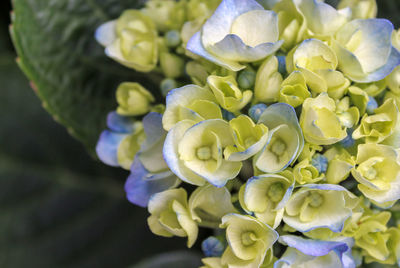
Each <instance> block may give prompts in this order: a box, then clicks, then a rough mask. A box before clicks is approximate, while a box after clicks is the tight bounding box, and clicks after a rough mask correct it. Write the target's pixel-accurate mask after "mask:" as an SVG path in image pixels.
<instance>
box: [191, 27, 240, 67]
mask: <svg viewBox="0 0 400 268" xmlns="http://www.w3.org/2000/svg"><path fill="white" fill-rule="evenodd" d="M186 49H187V50H189V51H190V52H192V53H194V54H196V55H199V56H201V57H203V58H205V59H206V60H209V61H211V62H213V63H215V64H217V65H219V66H222V67H224V68H227V69H230V70H232V71H235V72H238V71H240V70H242V69H244V68H246V66H245V65H242V64H239V63H237V62H234V61H229V60H224V59H221V58H219V57H217V56H214V55H212V54H211V53H209V52H207V50H205V48H204V47H203V44H202V43H201V34H200V32H197V33H196V34H195V35H193V36H192V38H191V39H190V40H189V42H188V43H187V46H186Z"/></svg>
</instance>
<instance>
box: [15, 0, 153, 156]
mask: <svg viewBox="0 0 400 268" xmlns="http://www.w3.org/2000/svg"><path fill="white" fill-rule="evenodd" d="M141 2H142V1H139V0H125V1H119V0H86V1H75V0H74V1H71V0H14V1H13V6H14V11H13V15H12V24H13V25H12V28H11V35H12V39H13V42H14V45H15V48H16V50H17V54H18V56H19V61H18V63H19V65H20V67H21V68H22V70H23V71H24V72H25V74H26V75H27V76H28V78H29V79H30V80H31V81H32V84H33V87H34V88H35V89H36V90H37V93H38V96H39V97H40V98H41V100H42V102H43V106H44V107H45V109H46V110H47V111H48V112H50V113H51V114H52V115H53V117H54V119H55V120H56V121H57V122H59V123H61V124H62V125H64V126H65V127H67V129H68V131H69V132H70V133H71V134H72V135H73V136H75V137H77V138H78V139H79V140H80V141H82V142H83V143H84V144H85V145H86V146H87V147H88V148H89V149H90V150H93V149H94V146H95V144H96V141H97V139H98V136H99V133H100V131H101V130H102V129H103V128H104V127H105V116H106V114H107V113H108V112H109V111H110V110H112V109H113V108H115V98H114V94H115V89H116V87H117V85H118V84H119V83H120V82H122V81H140V82H142V83H143V84H144V85H145V86H146V87H148V88H149V89H150V90H156V89H157V87H155V86H154V85H155V84H154V81H157V79H158V77H154V75H152V74H141V73H137V72H134V71H132V70H130V69H126V68H124V67H122V66H120V65H119V64H117V63H115V62H113V61H112V60H110V59H107V58H106V56H105V55H104V51H103V48H102V47H101V46H100V45H98V44H97V43H96V41H95V39H94V31H95V29H96V28H97V27H98V26H99V25H100V24H102V23H104V22H106V21H108V20H110V19H114V18H116V17H118V16H119V15H120V13H121V12H122V11H123V10H124V9H128V8H135V7H137V6H138V5H140V4H141Z"/></svg>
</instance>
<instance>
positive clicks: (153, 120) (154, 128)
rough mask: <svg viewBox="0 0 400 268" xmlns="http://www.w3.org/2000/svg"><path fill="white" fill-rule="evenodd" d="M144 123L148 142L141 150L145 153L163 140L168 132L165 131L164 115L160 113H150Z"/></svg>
mask: <svg viewBox="0 0 400 268" xmlns="http://www.w3.org/2000/svg"><path fill="white" fill-rule="evenodd" d="M142 122H143V129H144V132H145V133H146V140H145V141H144V142H143V144H142V145H141V148H140V150H141V151H145V150H148V149H149V148H150V147H152V146H153V145H154V144H155V143H157V142H158V141H159V140H160V139H161V138H163V137H164V136H165V135H166V133H167V132H166V131H165V130H164V129H163V125H162V115H161V114H159V113H154V112H151V113H148V114H147V115H146V116H145V117H144V118H143V121H142Z"/></svg>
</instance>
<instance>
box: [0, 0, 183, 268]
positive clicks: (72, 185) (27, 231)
mask: <svg viewBox="0 0 400 268" xmlns="http://www.w3.org/2000/svg"><path fill="white" fill-rule="evenodd" d="M10 10H11V5H10V2H9V1H2V2H1V4H0V267H11V268H18V267H32V268H35V267H41V268H47V267H127V266H131V265H133V264H135V263H137V262H139V261H141V260H143V259H146V258H148V257H149V256H152V255H153V254H156V253H159V252H169V251H173V250H175V249H184V247H185V244H186V242H185V240H184V239H179V238H173V239H167V238H161V237H157V236H155V235H153V234H152V233H151V232H150V231H149V230H148V227H147V223H146V219H147V216H148V214H147V210H146V209H143V208H139V207H136V206H134V205H132V204H130V203H129V202H128V201H127V200H126V199H125V196H124V192H123V183H124V181H125V178H126V177H127V176H128V173H127V172H123V171H120V170H119V169H114V168H109V167H107V166H105V165H103V164H102V163H100V162H98V161H97V160H95V159H93V158H92V157H91V156H89V154H88V153H87V151H86V149H85V148H84V147H83V145H81V144H80V143H79V142H77V141H76V140H75V139H73V138H72V137H71V136H70V135H69V134H68V133H67V131H66V130H65V129H64V127H62V126H60V125H58V124H57V123H56V122H55V121H54V120H53V119H52V118H51V116H50V115H49V114H48V113H47V112H46V111H45V110H44V109H43V108H42V107H41V102H40V100H39V99H38V98H37V96H36V95H35V93H34V90H32V88H31V87H30V85H29V81H28V80H27V79H26V78H25V76H24V75H23V74H22V72H21V71H20V70H19V68H18V66H17V64H16V55H15V52H14V50H13V46H12V44H11V41H10V38H9V35H8V29H9V14H10ZM110 178H112V179H114V181H115V184H114V185H110V183H109V181H110ZM105 181H107V184H105V183H103V182H105Z"/></svg>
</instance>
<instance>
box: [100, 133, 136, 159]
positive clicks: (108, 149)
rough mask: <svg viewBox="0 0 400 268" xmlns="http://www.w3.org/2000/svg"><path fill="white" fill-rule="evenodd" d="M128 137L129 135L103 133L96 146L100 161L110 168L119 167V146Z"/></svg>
mask: <svg viewBox="0 0 400 268" xmlns="http://www.w3.org/2000/svg"><path fill="white" fill-rule="evenodd" d="M127 136H128V134H120V133H115V132H112V131H108V130H105V131H103V132H102V133H101V135H100V138H99V141H98V142H97V145H96V153H97V156H98V157H99V158H100V160H101V161H102V162H103V163H105V164H107V165H109V166H112V167H118V166H119V163H118V157H117V152H118V146H119V144H120V143H121V141H122V140H123V139H124V138H126V137H127Z"/></svg>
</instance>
